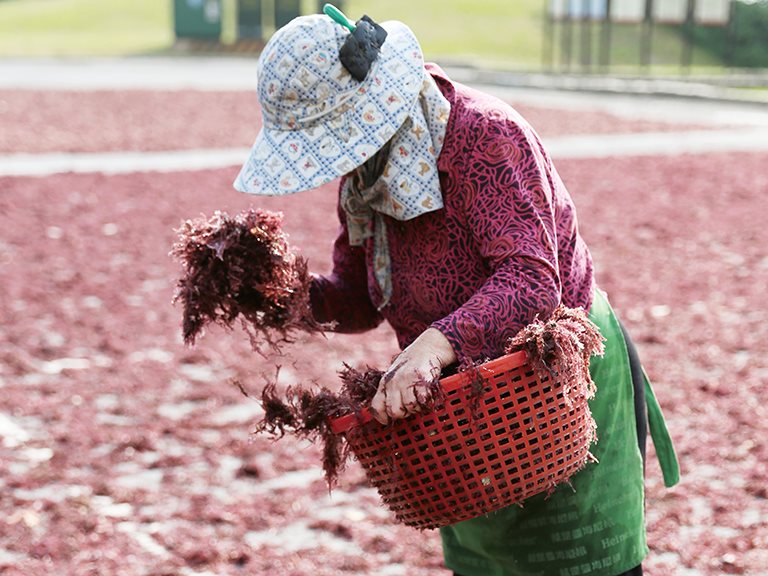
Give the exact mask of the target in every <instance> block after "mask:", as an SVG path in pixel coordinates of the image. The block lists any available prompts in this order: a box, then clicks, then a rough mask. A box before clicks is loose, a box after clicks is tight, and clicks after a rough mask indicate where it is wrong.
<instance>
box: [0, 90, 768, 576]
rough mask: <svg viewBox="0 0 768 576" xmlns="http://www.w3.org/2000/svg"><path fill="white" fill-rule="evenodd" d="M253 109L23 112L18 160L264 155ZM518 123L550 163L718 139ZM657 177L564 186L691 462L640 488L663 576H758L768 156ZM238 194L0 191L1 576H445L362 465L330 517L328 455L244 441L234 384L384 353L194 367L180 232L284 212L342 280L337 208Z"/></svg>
mask: <svg viewBox="0 0 768 576" xmlns="http://www.w3.org/2000/svg"><path fill="white" fill-rule="evenodd" d="M252 101H253V96H252V95H251V94H249V93H244V92H239V91H232V92H227V91H215V92H173V91H151V90H140V91H135V92H131V93H130V94H129V95H127V94H126V93H122V92H115V91H81V92H73V91H47V92H39V91H35V90H13V89H6V90H3V91H0V124H1V125H2V130H1V131H0V160H2V158H3V157H2V156H1V155H6V157H7V155H10V154H15V153H19V152H24V153H29V154H38V153H52V152H68V153H100V152H104V151H124V150H132V151H159V150H190V149H196V148H217V147H218V148H221V147H226V148H237V147H247V146H248V145H249V143H250V141H251V140H252V138H253V136H254V135H255V130H256V128H255V123H256V122H257V121H258V117H257V114H256V112H255V110H254V109H253V108H249V107H248V103H250V102H252ZM513 101H514V100H513ZM515 103H516V104H518V107H519V109H520V110H521V111H522V112H523V113H524V115H526V116H527V117H528V118H529V119H530V120H531V121H532V123H533V124H534V126H536V127H537V128H538V129H539V131H540V132H541V134H542V135H543V136H544V138H545V140H546V139H548V138H552V139H557V138H560V137H562V136H574V135H594V134H598V135H599V134H603V135H607V134H611V133H613V134H627V133H641V132H642V133H646V134H647V133H660V132H664V133H668V134H669V133H676V132H678V131H681V130H701V129H702V127H704V128H711V129H713V130H714V129H721V128H723V126H722V125H717V126H715V125H712V126H708V125H707V122H706V119H703V120H702V119H699V120H697V121H686V123H685V124H680V123H675V124H673V123H669V122H662V121H660V120H649V119H647V118H643V119H640V118H634V119H630V118H627V117H626V116H623V115H616V116H612V115H607V114H605V113H601V112H599V111H597V110H589V109H588V107H587V108H586V109H585V108H584V107H583V106H582V107H580V108H579V109H573V108H570V107H567V108H566V107H558V106H556V105H554V104H547V105H546V106H542V105H535V104H532V103H531V100H530V98H526V99H524V101H523V99H521V101H520V102H516V101H515ZM595 142H597V140H593V143H595ZM651 152H652V151H651ZM651 152H649V151H648V150H646V151H645V152H644V153H643V155H638V156H624V157H615V158H611V157H608V158H606V157H601V158H600V159H599V160H596V159H591V158H574V157H573V156H574V154H572V155H571V157H568V154H563V158H561V159H560V160H559V161H558V162H557V165H558V168H559V171H560V172H561V175H562V176H563V178H564V180H565V181H566V183H567V185H568V187H569V189H570V190H571V192H572V194H573V196H574V198H575V201H576V204H577V206H578V208H579V210H580V219H581V227H582V231H583V234H584V236H585V237H586V238H587V240H588V241H589V243H590V245H591V247H592V251H593V255H594V257H595V260H596V264H597V276H598V281H599V282H600V284H601V286H602V288H604V289H605V290H607V291H608V293H609V295H610V297H611V299H612V301H613V303H614V305H615V307H616V308H617V309H618V311H619V312H620V313H621V315H622V316H623V318H624V319H625V321H626V323H627V325H628V326H629V328H630V329H631V330H632V331H633V332H634V334H635V337H636V339H637V340H638V344H639V347H640V349H641V352H642V354H643V357H644V360H645V363H646V366H647V369H648V371H649V372H650V374H651V377H652V379H653V380H654V381H655V382H656V389H657V393H658V396H659V398H660V401H661V403H662V406H663V408H664V410H665V412H666V414H667V416H668V421H669V426H670V429H671V432H672V434H673V437H674V439H675V441H676V444H677V447H678V451H679V456H680V459H681V465H682V469H683V474H684V479H683V482H682V483H681V484H680V485H679V486H678V487H676V488H675V489H673V490H665V489H664V488H663V487H662V485H661V477H660V473H659V471H658V468H657V466H656V465H655V463H654V462H653V461H651V463H650V465H649V468H648V492H647V495H648V529H649V541H650V545H651V549H652V554H651V556H650V557H649V559H648V561H647V562H646V568H647V569H646V572H647V573H648V574H649V575H650V576H675V575H686V576H687V575H694V574H696V575H698V574H701V575H705V576H715V575H721V574H752V575H759V574H763V575H765V574H768V568H766V566H768V499H767V497H768V493H767V492H766V490H767V489H766V486H767V485H768V484H767V483H768V470H767V469H766V462H768V447H767V446H766V444H765V441H764V439H765V438H766V436H767V435H768V407H767V406H768V387H766V386H765V384H766V381H767V380H768V358H767V357H766V355H765V353H764V351H765V350H766V348H768V327H767V326H768V324H767V322H768V313H767V312H766V309H765V287H766V285H768V251H767V250H766V248H765V247H766V246H768V230H767V229H766V227H765V220H766V216H768V205H767V204H766V202H765V197H766V193H768V173H767V172H766V169H765V166H766V162H768V153H766V152H761V151H754V152H749V153H738V152H728V151H721V150H717V151H713V152H708V153H699V154H695V155H685V154H674V155H671V156H660V155H652V154H651ZM649 154H650V155H649ZM600 156H605V154H600ZM235 172H236V168H235V167H226V168H217V169H208V170H194V166H190V167H189V168H188V169H185V170H182V171H174V172H166V173H151V172H137V173H129V174H114V175H105V174H100V173H82V174H73V173H69V174H53V175H49V176H45V177H25V176H5V177H0V222H2V226H0V314H1V315H2V322H1V323H0V573H3V574H12V575H17V574H18V575H22V574H23V575H25V576H26V575H43V574H45V575H48V574H57V575H59V574H61V575H65V574H72V575H86V574H88V575H90V574H110V575H113V574H114V575H156V576H160V575H167V576H170V575H193V574H195V575H214V574H215V575H228V574H281V575H295V576H325V575H328V576H330V575H338V574H372V575H392V576H395V575H405V574H408V575H409V576H410V575H413V576H427V575H432V574H436V575H440V574H444V573H445V572H444V571H443V570H442V569H441V554H440V546H439V538H438V535H437V534H436V533H435V532H424V533H419V532H415V531H413V530H412V529H410V528H407V527H403V526H398V525H395V524H394V523H393V522H392V521H391V519H390V517H389V515H388V513H387V511H386V510H385V509H383V508H382V507H381V506H380V505H379V503H378V499H377V496H376V494H375V492H373V491H372V490H371V489H370V488H368V487H367V486H366V485H365V478H364V475H363V474H362V472H361V471H360V469H359V468H358V467H357V466H356V465H354V464H353V465H351V466H350V467H349V468H348V470H347V471H346V472H345V473H344V475H343V476H342V478H341V481H340V485H339V486H338V487H337V488H336V489H335V490H334V491H333V492H332V494H330V495H329V493H328V490H327V488H326V486H325V484H324V482H323V479H322V474H321V471H320V467H319V453H318V449H317V447H315V446H312V445H309V444H307V443H304V442H297V441H295V440H294V439H292V438H284V439H283V440H280V441H278V442H272V441H271V440H269V439H266V438H262V437H252V436H251V435H250V434H249V432H250V430H251V428H252V426H253V423H254V422H255V421H257V420H258V419H259V416H260V414H261V411H260V408H259V406H258V404H257V403H256V402H255V401H253V400H250V399H248V398H245V397H243V396H242V395H241V394H240V393H239V392H238V391H237V390H236V389H235V387H234V386H233V385H232V384H231V383H230V382H231V379H233V378H238V379H240V380H241V381H242V382H243V383H244V384H245V385H246V387H247V388H248V389H249V390H250V391H251V392H252V393H257V392H258V390H259V388H260V386H261V385H262V384H263V383H264V382H265V381H266V380H268V379H270V378H273V376H274V372H275V365H276V364H278V363H279V364H280V365H281V366H282V368H281V370H280V374H279V379H280V382H281V383H283V384H290V383H294V382H303V383H307V382H311V381H318V382H321V383H324V384H327V385H331V386H332V385H335V382H336V375H335V373H336V371H337V370H338V369H340V368H341V366H342V363H343V362H348V363H350V364H353V365H357V366H363V365H364V364H366V363H367V364H371V365H373V366H377V367H384V366H385V365H386V364H387V361H388V359H389V358H390V357H391V355H392V354H393V353H394V352H395V344H394V339H393V337H392V334H391V332H390V331H389V329H387V328H386V327H383V328H380V329H378V330H376V331H375V332H374V333H372V334H370V335H369V336H367V337H365V338H360V337H354V338H351V337H345V336H334V335H329V336H328V337H327V338H325V339H324V338H320V337H316V338H311V339H308V340H307V341H305V342H301V343H298V344H296V345H295V346H293V347H292V348H291V349H290V351H289V352H290V356H289V357H286V358H281V359H275V358H269V359H265V358H262V357H260V356H257V355H254V354H253V353H252V352H251V351H250V349H249V347H248V344H247V339H246V337H245V336H244V334H243V333H242V332H239V331H235V332H231V333H225V332H220V331H212V332H209V333H208V334H207V335H206V336H205V337H204V338H203V339H202V340H201V342H200V344H199V345H198V346H197V347H196V348H195V349H188V348H185V347H184V346H183V345H182V344H181V341H180V336H179V321H180V310H179V309H178V308H174V307H173V306H172V305H171V299H172V295H173V289H174V282H175V279H176V277H177V275H178V267H177V264H176V263H175V262H173V261H172V260H171V259H170V258H169V257H168V251H169V249H170V245H171V243H172V242H173V240H174V231H173V229H174V228H175V227H177V226H178V225H179V223H180V221H181V220H182V219H184V218H189V217H195V216H198V215H199V214H201V213H202V214H210V213H211V212H212V211H213V210H216V209H222V210H227V211H230V212H235V211H238V210H240V209H243V208H247V207H249V206H251V205H253V206H259V207H263V208H268V209H273V210H278V209H279V210H282V211H284V212H285V215H286V216H285V226H286V229H287V230H288V232H289V233H290V237H291V241H292V243H293V244H294V245H295V246H297V247H299V248H300V249H301V250H302V252H303V254H304V255H305V256H306V257H307V258H308V259H309V261H310V264H311V265H312V267H313V269H314V270H316V271H320V272H322V271H327V270H328V266H329V255H330V244H331V242H332V240H333V237H334V233H335V229H336V225H335V223H334V217H333V214H334V201H335V199H334V195H335V191H334V190H333V188H332V187H330V186H328V187H325V188H323V189H321V190H318V191H314V192H310V193H306V194H303V195H299V196H294V197H290V198H285V199H264V200H255V201H254V199H253V198H250V197H247V196H244V195H238V194H237V193H235V192H234V191H232V189H231V187H230V183H231V181H232V179H233V177H234V175H235Z"/></svg>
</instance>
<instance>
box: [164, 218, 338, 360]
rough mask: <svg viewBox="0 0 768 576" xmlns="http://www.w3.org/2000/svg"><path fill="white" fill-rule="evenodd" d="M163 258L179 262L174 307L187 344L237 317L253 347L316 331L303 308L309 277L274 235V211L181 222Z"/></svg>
mask: <svg viewBox="0 0 768 576" xmlns="http://www.w3.org/2000/svg"><path fill="white" fill-rule="evenodd" d="M176 232H177V233H178V240H177V242H176V243H175V244H174V245H173V248H172V250H171V254H172V255H173V256H174V257H176V258H177V259H178V260H179V261H180V262H181V264H182V267H183V275H182V277H181V278H180V279H179V280H178V283H177V289H176V294H175V296H174V302H181V303H182V305H183V324H182V333H183V336H184V341H185V343H187V344H189V345H192V344H194V343H195V340H196V339H197V338H198V337H199V336H200V335H201V333H202V332H203V329H204V328H205V326H207V325H208V324H217V325H220V326H223V327H225V328H232V327H233V326H234V324H235V322H236V320H237V319H238V318H239V319H240V320H241V321H242V325H243V327H244V329H245V331H246V333H247V334H248V336H249V338H250V340H251V344H252V346H253V347H254V349H257V350H258V349H259V346H260V344H261V343H263V342H266V343H268V344H269V345H271V346H273V347H276V348H277V347H279V344H280V343H282V342H290V341H291V340H292V335H293V333H294V332H296V331H307V332H321V331H323V329H324V328H325V327H324V326H323V325H322V324H320V323H318V322H317V321H315V320H314V318H313V316H312V312H311V307H310V300H309V290H310V283H311V277H310V274H309V272H308V269H307V263H306V261H305V260H304V259H303V258H301V257H300V256H298V255H296V254H294V253H293V252H292V251H291V250H290V248H289V246H288V241H287V236H286V235H285V233H284V232H283V231H282V214H280V213H273V212H269V211H266V210H253V209H251V210H247V211H244V212H241V213H239V214H236V215H235V216H230V215H228V214H227V213H225V212H220V211H217V212H215V213H214V214H213V216H211V217H210V218H205V217H201V218H198V219H194V220H186V221H185V222H183V223H182V226H181V228H179V229H178V230H177V231H176Z"/></svg>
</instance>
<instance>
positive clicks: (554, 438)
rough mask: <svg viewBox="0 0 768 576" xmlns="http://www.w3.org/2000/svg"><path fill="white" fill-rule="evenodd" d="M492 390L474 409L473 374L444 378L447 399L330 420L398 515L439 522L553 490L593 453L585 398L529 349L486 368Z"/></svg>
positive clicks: (416, 522)
mask: <svg viewBox="0 0 768 576" xmlns="http://www.w3.org/2000/svg"><path fill="white" fill-rule="evenodd" d="M479 370H480V374H481V376H482V378H483V381H484V394H483V395H482V397H481V398H480V400H479V404H478V406H477V408H476V409H475V411H474V412H472V413H470V407H469V400H468V398H469V385H470V383H471V381H472V377H473V376H472V375H471V373H469V372H463V373H459V374H456V375H453V376H449V377H447V378H443V379H442V380H441V384H442V387H443V390H444V392H445V402H444V405H442V406H440V407H439V408H438V409H436V410H435V411H433V412H429V413H423V414H415V415H413V416H410V417H408V418H406V419H403V420H396V421H394V422H393V423H391V424H389V425H387V426H382V425H381V424H379V423H378V422H376V421H375V420H373V419H372V416H371V414H370V413H369V412H367V411H364V412H363V413H362V414H359V415H355V414H351V415H347V416H343V417H340V418H336V419H334V420H333V421H332V422H331V428H332V429H333V431H334V432H336V433H339V434H344V435H345V436H346V440H347V442H348V443H349V446H350V448H351V450H352V453H353V454H354V455H355V457H356V458H357V460H358V461H359V462H360V463H361V464H362V466H363V468H364V469H365V472H366V475H367V477H368V480H369V482H370V483H371V484H372V485H373V486H374V487H375V488H376V489H377V490H378V492H379V495H380V496H381V499H382V501H383V502H384V503H385V504H386V505H387V506H388V507H389V509H390V510H391V511H392V512H393V513H394V514H395V517H396V518H397V520H398V521H400V522H402V523H404V524H407V525H409V526H414V527H417V528H438V527H440V526H446V525H449V524H454V523H456V522H461V521H462V520H469V519H470V518H475V517H477V516H481V515H484V514H488V513H490V512H493V511H494V510H498V509H500V508H504V507H507V506H509V505H512V504H518V503H521V502H522V501H523V500H525V499H527V498H529V497H531V496H534V495H536V494H540V493H542V492H548V491H550V490H551V489H553V488H554V486H556V485H557V484H559V483H561V482H564V481H566V480H568V479H569V478H570V477H571V476H572V475H573V474H574V473H575V472H577V471H578V470H580V469H581V468H582V467H583V466H584V465H585V464H586V463H587V461H588V460H589V459H590V458H591V455H590V453H589V446H590V445H591V443H592V441H593V440H594V439H595V426H594V420H593V419H592V414H591V412H590V410H589V406H588V404H587V398H586V397H584V396H577V397H575V398H573V397H571V398H568V399H567V398H566V397H565V396H564V394H563V383H562V382H561V381H560V379H552V378H551V377H550V376H549V374H546V373H537V371H535V370H534V369H533V368H532V367H531V366H530V364H529V363H528V361H527V356H526V354H525V353H524V352H516V353H513V354H509V355H507V356H503V357H501V358H498V359H496V360H492V361H490V362H487V363H485V364H483V365H482V366H480V367H479Z"/></svg>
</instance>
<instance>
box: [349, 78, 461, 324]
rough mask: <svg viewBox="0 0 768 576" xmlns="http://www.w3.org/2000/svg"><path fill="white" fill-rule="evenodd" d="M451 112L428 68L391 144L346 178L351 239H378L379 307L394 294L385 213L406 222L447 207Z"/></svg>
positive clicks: (375, 263)
mask: <svg viewBox="0 0 768 576" xmlns="http://www.w3.org/2000/svg"><path fill="white" fill-rule="evenodd" d="M450 111H451V105H450V103H449V102H448V100H446V98H445V96H443V94H442V92H440V89H439V88H438V87H437V84H436V83H435V81H434V79H433V78H432V77H431V76H430V75H429V74H428V73H427V72H425V73H424V83H423V86H422V89H421V92H420V93H419V97H418V99H417V100H416V104H415V105H414V109H413V111H412V112H411V115H410V116H409V117H408V119H407V120H406V121H405V123H404V124H403V125H402V126H401V127H400V128H399V129H398V131H397V132H395V135H394V136H393V137H392V139H391V140H390V142H389V143H388V145H386V146H385V147H384V148H382V149H381V150H379V152H377V153H376V155H375V156H374V157H372V158H371V159H370V160H369V161H368V162H366V163H365V164H364V165H363V166H361V167H360V168H358V169H357V170H356V171H355V172H354V174H353V175H352V176H350V177H348V178H347V179H346V180H345V184H344V186H343V188H342V190H341V205H342V206H343V208H344V211H345V212H346V216H347V228H348V230H349V243H350V244H351V245H352V246H360V245H362V244H363V241H364V240H365V239H367V238H371V237H373V239H374V253H373V267H374V273H375V276H376V281H377V283H378V284H379V287H380V288H381V293H382V301H381V304H380V305H379V309H382V308H383V307H384V306H386V305H387V304H388V303H389V300H390V298H391V297H392V278H391V262H390V257H389V245H388V243H387V229H386V226H385V223H384V220H383V218H382V215H384V214H385V215H387V216H390V217H392V218H394V219H395V220H400V221H406V220H410V219H412V218H416V217H417V216H421V215H422V214H426V213H428V212H432V211H434V210H439V209H441V208H442V207H443V194H442V192H441V190H440V178H439V175H438V171H437V159H438V157H439V156H440V150H441V149H442V147H443V141H444V139H445V131H446V128H447V126H448V116H449V114H450Z"/></svg>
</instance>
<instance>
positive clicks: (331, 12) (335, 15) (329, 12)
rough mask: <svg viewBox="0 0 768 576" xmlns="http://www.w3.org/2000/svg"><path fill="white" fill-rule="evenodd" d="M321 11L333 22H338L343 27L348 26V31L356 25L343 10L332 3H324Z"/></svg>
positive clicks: (353, 29)
mask: <svg viewBox="0 0 768 576" xmlns="http://www.w3.org/2000/svg"><path fill="white" fill-rule="evenodd" d="M323 13H324V14H325V15H326V16H329V17H330V18H331V20H333V21H334V22H338V23H339V24H341V25H342V26H344V27H345V28H348V29H349V31H350V32H354V31H355V28H357V26H355V25H354V23H353V22H352V21H351V20H350V19H349V18H347V17H346V16H345V15H344V12H342V11H341V10H339V9H338V8H336V6H334V5H333V4H326V5H325V6H323Z"/></svg>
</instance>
